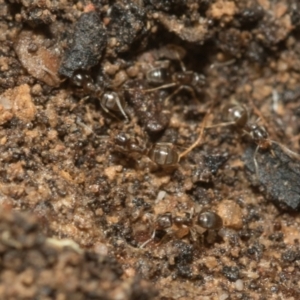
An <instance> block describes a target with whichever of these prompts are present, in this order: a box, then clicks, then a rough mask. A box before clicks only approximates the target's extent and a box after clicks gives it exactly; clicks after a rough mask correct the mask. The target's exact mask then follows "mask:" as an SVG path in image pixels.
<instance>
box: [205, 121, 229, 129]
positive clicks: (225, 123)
mask: <svg viewBox="0 0 300 300" xmlns="http://www.w3.org/2000/svg"><path fill="white" fill-rule="evenodd" d="M230 125H235V122H224V123H218V124H213V125H210V126H205V129H211V128H217V127H227V126H230Z"/></svg>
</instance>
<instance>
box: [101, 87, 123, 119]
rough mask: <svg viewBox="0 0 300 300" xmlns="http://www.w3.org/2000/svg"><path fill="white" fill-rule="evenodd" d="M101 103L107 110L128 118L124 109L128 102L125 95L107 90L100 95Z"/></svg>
mask: <svg viewBox="0 0 300 300" xmlns="http://www.w3.org/2000/svg"><path fill="white" fill-rule="evenodd" d="M100 105H101V107H102V109H103V110H104V111H105V112H107V113H113V114H114V113H115V114H116V113H117V114H121V115H123V117H124V118H125V119H126V120H128V117H127V115H126V113H125V110H124V107H125V105H126V103H125V101H124V99H123V97H120V96H119V94H118V93H116V92H112V91H111V92H105V93H104V94H103V95H102V96H101V97H100Z"/></svg>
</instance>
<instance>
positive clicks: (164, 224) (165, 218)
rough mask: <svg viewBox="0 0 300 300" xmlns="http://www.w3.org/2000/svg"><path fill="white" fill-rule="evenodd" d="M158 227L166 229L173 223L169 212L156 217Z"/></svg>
mask: <svg viewBox="0 0 300 300" xmlns="http://www.w3.org/2000/svg"><path fill="white" fill-rule="evenodd" d="M156 225H157V228H158V229H168V228H171V227H172V225H173V220H172V214H171V213H170V212H168V213H165V214H162V215H159V216H158V217H157V219H156Z"/></svg>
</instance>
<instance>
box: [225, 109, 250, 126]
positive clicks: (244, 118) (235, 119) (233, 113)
mask: <svg viewBox="0 0 300 300" xmlns="http://www.w3.org/2000/svg"><path fill="white" fill-rule="evenodd" d="M224 119H225V121H227V122H229V123H232V124H233V125H235V126H237V127H239V128H244V127H245V126H246V124H247V122H248V119H249V118H248V111H247V108H246V107H245V106H243V105H234V106H226V107H225V109H224Z"/></svg>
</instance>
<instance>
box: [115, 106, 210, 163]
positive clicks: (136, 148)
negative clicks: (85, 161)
mask: <svg viewBox="0 0 300 300" xmlns="http://www.w3.org/2000/svg"><path fill="white" fill-rule="evenodd" d="M211 109H212V106H211V108H210V109H209V110H208V112H207V113H206V115H205V117H204V119H203V121H202V124H201V126H200V130H199V131H200V132H199V136H198V138H197V139H196V141H195V142H194V143H193V144H192V145H191V146H190V147H189V148H187V149H186V150H185V151H183V152H181V153H180V152H178V150H177V148H176V147H175V146H174V144H172V143H167V142H159V143H154V144H152V145H151V146H150V147H148V149H147V148H146V147H141V146H140V143H139V142H138V141H137V139H135V138H130V137H129V136H128V135H126V134H125V133H123V132H122V133H119V134H118V135H117V136H116V138H115V144H116V145H117V147H118V148H119V149H120V150H121V151H122V152H136V153H139V154H142V155H146V156H148V157H149V158H150V160H151V161H153V162H154V163H156V164H157V165H158V166H161V167H174V166H176V165H177V164H178V163H179V161H180V160H181V158H183V157H184V156H186V155H187V154H188V153H190V152H191V151H192V150H193V149H194V148H195V147H197V146H198V145H199V144H200V142H201V140H202V137H203V134H204V129H205V124H206V122H207V118H208V117H209V115H210V112H211Z"/></svg>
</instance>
